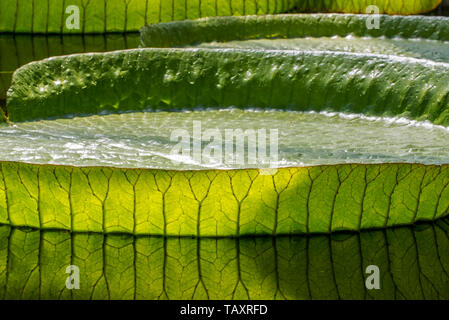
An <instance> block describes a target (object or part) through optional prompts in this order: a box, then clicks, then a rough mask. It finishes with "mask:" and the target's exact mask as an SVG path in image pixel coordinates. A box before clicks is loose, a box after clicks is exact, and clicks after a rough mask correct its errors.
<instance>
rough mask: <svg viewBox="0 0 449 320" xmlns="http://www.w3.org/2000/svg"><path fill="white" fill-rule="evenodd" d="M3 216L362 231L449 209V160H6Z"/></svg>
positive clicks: (237, 232)
mask: <svg viewBox="0 0 449 320" xmlns="http://www.w3.org/2000/svg"><path fill="white" fill-rule="evenodd" d="M0 168H1V171H0V173H1V176H0V178H1V179H0V223H2V224H9V225H11V226H15V227H17V226H26V227H33V228H39V229H60V230H69V231H74V232H98V233H114V232H120V233H129V234H135V235H164V236H198V237H205V236H206V237H226V236H230V237H234V236H235V237H239V236H247V235H248V236H254V235H282V234H285V235H291V234H309V233H331V232H336V231H343V230H349V231H360V230H363V229H372V228H384V227H392V226H398V225H406V224H413V223H416V222H418V221H430V220H434V219H438V218H440V217H444V216H446V215H447V214H448V211H449V188H448V186H449V167H448V166H446V165H444V166H432V165H429V166H425V165H409V164H378V165H376V164H375V165H355V164H354V165H337V166H316V167H299V168H281V169H278V170H277V172H276V173H275V174H274V175H263V174H261V172H260V171H259V170H257V169H254V170H250V169H245V170H206V171H168V170H151V169H119V168H107V167H85V168H79V167H64V166H52V165H32V164H24V163H11V162H3V163H1V167H0Z"/></svg>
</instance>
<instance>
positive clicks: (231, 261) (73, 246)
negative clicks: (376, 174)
mask: <svg viewBox="0 0 449 320" xmlns="http://www.w3.org/2000/svg"><path fill="white" fill-rule="evenodd" d="M446 223H447V222H443V221H442V222H439V223H438V224H431V225H422V226H417V227H414V228H398V229H388V230H384V231H367V232H362V233H360V234H343V235H333V236H315V237H274V238H271V237H259V238H241V239H240V238H237V239H191V238H181V239H178V238H161V237H132V236H127V235H120V234H112V235H101V234H92V233H90V234H89V233H68V232H60V231H59V232H58V231H45V232H42V231H38V230H22V229H17V228H9V227H7V226H2V227H0V262H1V263H0V298H1V299H5V298H6V299H289V300H291V299H448V298H449V295H448V292H449V276H448V270H449V260H448V255H447V252H448V250H449V240H448V239H449V237H448V232H449V231H448V228H447V225H446ZM69 265H74V266H77V267H78V268H79V275H80V289H79V290H68V289H67V288H66V280H67V277H68V274H66V268H67V267H68V266H69ZM370 265H375V266H377V267H378V268H379V272H380V281H379V286H380V290H368V289H367V288H366V286H365V281H366V279H367V278H368V276H369V274H370V273H366V270H367V267H368V266H370Z"/></svg>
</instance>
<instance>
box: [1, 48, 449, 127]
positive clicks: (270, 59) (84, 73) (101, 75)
mask: <svg viewBox="0 0 449 320" xmlns="http://www.w3.org/2000/svg"><path fill="white" fill-rule="evenodd" d="M436 75H438V76H436ZM447 83H449V64H446V63H436V62H432V61H428V60H420V59H413V58H404V57H392V56H385V55H370V54H358V53H336V52H332V53H330V52H300V51H276V50H272V51H266V50H260V51H258V50H231V49H227V50H226V49H223V50H217V49H151V48H145V49H135V50H125V51H115V52H111V53H92V54H84V55H82V54H80V55H71V56H67V57H55V58H50V59H47V60H43V61H40V62H33V63H30V64H28V65H26V66H23V67H22V68H20V69H18V70H17V71H16V72H15V74H14V77H13V82H12V86H11V88H10V90H9V91H8V100H7V109H8V113H9V119H10V120H11V121H23V120H30V119H38V118H47V117H61V116H64V115H67V114H92V113H99V112H102V111H112V112H116V111H126V110H144V109H148V108H149V107H154V108H161V109H170V110H173V109H175V110H176V109H177V110H181V109H185V108H193V107H198V106H206V107H229V106H235V107H242V108H246V107H257V108H280V109H289V110H298V111H303V110H315V111H322V110H328V111H340V112H351V113H363V114H366V115H376V116H401V117H406V118H409V119H418V120H429V121H431V122H433V123H435V124H441V125H448V124H449V111H448V109H447V107H448V106H449V94H448V90H447V86H446V84H447ZM354 93H356V94H354Z"/></svg>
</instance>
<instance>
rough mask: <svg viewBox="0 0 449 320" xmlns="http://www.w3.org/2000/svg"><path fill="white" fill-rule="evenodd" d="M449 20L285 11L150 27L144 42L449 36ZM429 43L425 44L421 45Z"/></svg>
mask: <svg viewBox="0 0 449 320" xmlns="http://www.w3.org/2000/svg"><path fill="white" fill-rule="evenodd" d="M448 21H449V19H448V18H445V17H424V16H405V17H404V16H387V15H382V16H379V28H375V27H373V26H371V24H370V23H372V18H371V17H368V16H366V15H357V14H283V15H262V16H246V17H215V18H205V19H198V20H186V21H175V22H168V23H158V24H152V25H148V26H145V27H144V28H142V30H141V36H142V44H143V45H144V46H147V47H181V46H186V45H192V44H197V43H203V42H212V41H216V42H219V43H224V42H226V41H233V40H234V41H235V40H250V39H276V38H280V39H287V38H289V39H291V38H305V37H307V38H310V37H313V38H321V37H337V36H338V37H347V36H350V35H351V36H356V37H373V38H379V37H382V38H388V39H391V38H403V39H430V40H440V41H448V40H449V22H448ZM421 44H422V45H425V43H421Z"/></svg>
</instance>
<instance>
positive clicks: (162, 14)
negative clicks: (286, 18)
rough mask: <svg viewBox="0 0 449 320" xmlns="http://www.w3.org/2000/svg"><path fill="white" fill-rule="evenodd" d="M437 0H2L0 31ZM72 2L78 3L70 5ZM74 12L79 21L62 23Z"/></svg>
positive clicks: (398, 7)
mask: <svg viewBox="0 0 449 320" xmlns="http://www.w3.org/2000/svg"><path fill="white" fill-rule="evenodd" d="M440 3H441V0H371V1H366V0H356V1H353V0H320V1H316V0H313V1H311V0H183V1H180V0H3V1H2V2H1V3H0V32H13V33H105V32H127V31H137V30H139V28H141V27H142V26H143V25H145V24H148V23H157V22H167V21H174V20H184V19H197V18H202V17H209V16H232V15H237V16H239V15H252V14H268V13H282V12H288V11H295V12H342V13H370V12H371V11H368V12H367V8H368V6H370V5H375V6H377V7H378V8H379V13H387V14H403V15H404V14H405V15H407V14H417V13H423V12H428V11H431V10H433V9H435V8H436V7H437V6H438V5H439V4H440ZM73 6H76V8H78V9H77V10H78V11H77V12H76V13H75V11H73V9H72V8H73ZM74 14H76V16H77V17H78V21H79V24H78V25H76V27H70V28H68V26H67V24H69V26H70V24H71V23H72V24H73V19H74V18H75V17H74V16H73V15H74Z"/></svg>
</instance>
